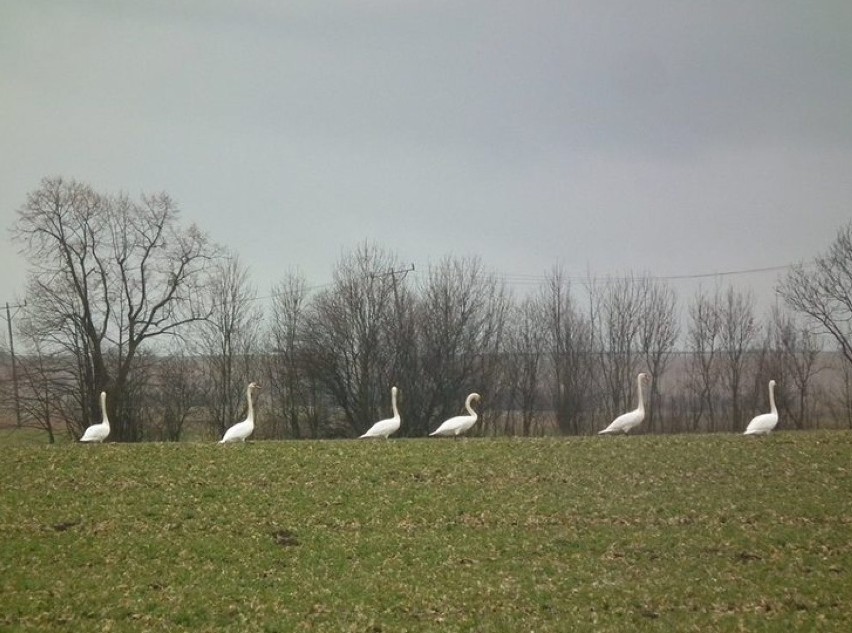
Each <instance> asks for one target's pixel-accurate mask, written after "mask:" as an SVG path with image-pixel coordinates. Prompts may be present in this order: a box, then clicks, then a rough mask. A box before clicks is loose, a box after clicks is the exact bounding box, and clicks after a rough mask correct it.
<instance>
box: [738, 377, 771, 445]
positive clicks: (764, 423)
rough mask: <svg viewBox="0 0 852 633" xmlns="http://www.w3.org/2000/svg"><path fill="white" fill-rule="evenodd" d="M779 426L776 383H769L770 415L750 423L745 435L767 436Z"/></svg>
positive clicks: (762, 416) (759, 416) (763, 415)
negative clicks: (776, 406)
mask: <svg viewBox="0 0 852 633" xmlns="http://www.w3.org/2000/svg"><path fill="white" fill-rule="evenodd" d="M776 424H778V409H776V408H775V381H774V380H770V381H769V413H763V414H761V415H758V416H755V417H753V418H752V419H751V422H749V423H748V426H747V427H746V430H745V433H743V435H767V434H768V433H770V432H771V431H772V429H774V428H775V425H776Z"/></svg>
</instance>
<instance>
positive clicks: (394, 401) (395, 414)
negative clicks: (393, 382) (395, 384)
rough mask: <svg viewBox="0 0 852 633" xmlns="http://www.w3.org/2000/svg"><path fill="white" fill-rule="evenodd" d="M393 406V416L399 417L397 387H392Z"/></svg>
mask: <svg viewBox="0 0 852 633" xmlns="http://www.w3.org/2000/svg"><path fill="white" fill-rule="evenodd" d="M391 407H393V417H395V418H398V417H399V409H397V408H396V389H391Z"/></svg>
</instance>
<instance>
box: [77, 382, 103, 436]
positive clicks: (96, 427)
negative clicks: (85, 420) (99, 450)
mask: <svg viewBox="0 0 852 633" xmlns="http://www.w3.org/2000/svg"><path fill="white" fill-rule="evenodd" d="M101 417H102V419H101V423H100V424H93V425H91V426H90V427H89V428H87V429H86V432H85V433H83V437H81V438H80V441H81V442H103V441H104V440H105V439H106V438H107V436H108V435H109V417H107V410H106V391H101Z"/></svg>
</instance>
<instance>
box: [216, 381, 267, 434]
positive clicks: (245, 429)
mask: <svg viewBox="0 0 852 633" xmlns="http://www.w3.org/2000/svg"><path fill="white" fill-rule="evenodd" d="M255 389H260V385H258V384H255V383H250V384H249V386H248V389H246V399H247V400H248V416H247V417H246V419H245V420H243V421H242V422H237V423H236V424H235V425H234V426H232V427H231V428H229V429H228V430H227V431H225V435H224V437H222V440H221V441H220V442H219V444H225V443H226V442H245V441H246V438H247V437H248V436H249V435H251V434H252V433H253V432H254V403H253V402H252V397H251V395H252V392H253V391H254V390H255Z"/></svg>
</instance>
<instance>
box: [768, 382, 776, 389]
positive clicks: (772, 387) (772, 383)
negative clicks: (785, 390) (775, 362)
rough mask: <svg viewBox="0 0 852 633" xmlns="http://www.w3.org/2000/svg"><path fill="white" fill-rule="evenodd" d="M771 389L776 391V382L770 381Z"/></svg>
mask: <svg viewBox="0 0 852 633" xmlns="http://www.w3.org/2000/svg"><path fill="white" fill-rule="evenodd" d="M769 388H770V389H774V388H775V381H774V380H770V381H769Z"/></svg>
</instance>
